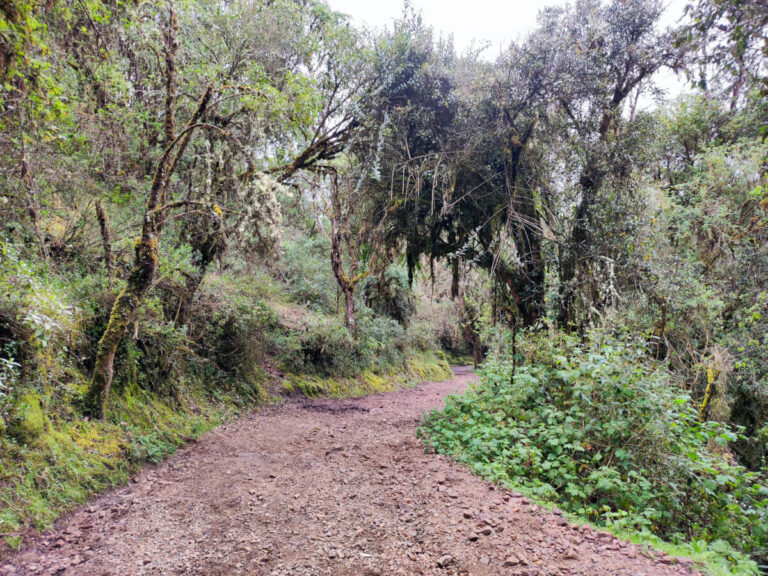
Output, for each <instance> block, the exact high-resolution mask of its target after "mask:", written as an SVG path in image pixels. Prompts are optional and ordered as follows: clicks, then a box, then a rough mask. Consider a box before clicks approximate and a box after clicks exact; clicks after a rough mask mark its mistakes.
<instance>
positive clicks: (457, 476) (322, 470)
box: [0, 370, 691, 576]
mask: <svg viewBox="0 0 768 576" xmlns="http://www.w3.org/2000/svg"><path fill="white" fill-rule="evenodd" d="M473 378H474V376H473V375H472V374H471V373H469V372H468V371H466V370H458V371H457V375H456V378H455V379H454V380H451V381H449V382H440V383H427V384H423V385H421V386H419V387H417V388H415V389H413V390H407V391H401V392H395V393H392V394H386V395H378V396H369V397H367V398H361V399H359V400H318V401H306V402H293V403H288V404H285V405H283V406H280V407H273V408H267V409H264V410H261V411H259V412H256V413H253V414H252V415H250V416H248V417H245V418H243V419H241V420H239V421H237V422H236V423H233V424H231V425H228V426H224V427H221V428H219V429H218V430H216V431H214V432H212V433H210V434H208V435H206V436H205V437H204V438H203V439H201V440H200V441H199V442H198V443H196V444H194V445H191V446H189V447H188V448H186V449H184V450H182V451H180V452H179V453H177V454H176V455H175V456H173V457H172V458H169V459H168V460H167V461H166V462H164V463H163V464H162V465H160V466H157V467H155V468H151V469H147V470H145V471H144V472H143V473H142V474H141V475H140V476H139V477H137V478H135V482H133V483H131V484H130V485H129V486H126V487H124V488H121V489H119V490H116V491H114V492H112V493H110V494H108V495H106V496H104V497H102V498H100V499H99V500H97V501H95V502H93V503H92V504H91V505H90V506H88V507H85V508H83V509H81V510H79V511H77V512H75V513H73V514H71V515H70V516H69V517H68V518H67V519H66V521H65V522H63V523H62V525H61V527H60V528H59V529H57V530H55V531H52V532H49V533H47V534H44V535H42V536H41V537H40V538H38V539H37V541H35V542H32V543H31V544H30V545H28V547H27V548H26V549H25V550H23V551H22V552H20V553H18V554H16V555H15V556H14V557H12V558H10V559H5V561H2V560H0V574H3V575H7V574H13V575H26V574H66V575H78V576H80V575H84V576H90V575H93V576H96V575H98V576H105V575H142V574H156V575H160V574H162V575H171V574H200V575H222V576H223V575H227V576H229V575H238V574H244V575H245V574H249V575H250V574H253V575H270V576H304V575H306V576H309V575H318V576H319V575H324V574H333V575H348V576H374V575H381V576H390V575H400V574H403V575H406V574H407V575H410V574H425V575H427V574H429V575H441V576H442V575H457V574H468V575H473V576H474V575H477V576H491V575H493V576H496V575H506V574H509V575H512V574H517V575H526V574H527V575H541V576H544V575H584V576H586V575H590V576H591V575H608V574H610V575H620V574H626V575H632V576H639V575H646V576H656V575H661V574H690V573H691V571H690V570H689V568H688V567H687V566H685V565H680V564H676V563H674V561H673V559H670V558H662V557H660V556H656V557H655V558H651V557H648V556H647V555H646V554H644V553H643V552H642V551H641V550H640V549H639V548H637V547H635V546H633V545H631V544H626V543H623V542H619V541H617V540H615V539H614V538H613V537H612V536H610V535H607V534H603V533H595V532H593V531H591V530H588V529H587V530H579V529H577V528H576V527H574V526H571V525H568V523H567V522H566V521H565V520H564V519H563V518H562V517H560V516H557V515H554V514H551V513H548V512H545V511H542V510H539V509H538V508H537V507H536V506H534V505H531V504H529V503H528V501H527V500H526V499H525V498H522V497H519V496H517V495H515V494H512V493H509V492H507V491H505V490H500V489H496V488H495V487H494V486H493V485H491V484H489V483H487V482H485V481H483V480H482V479H480V478H477V477H474V476H472V475H471V474H470V473H469V472H468V471H466V470H465V469H463V468H462V467H460V466H458V465H456V464H454V463H452V462H451V461H450V460H448V459H446V458H444V457H442V456H437V455H434V454H425V452H424V447H423V445H422V444H421V443H420V441H419V440H418V439H417V438H416V428H417V425H418V422H419V418H420V415H421V414H422V413H423V412H424V411H425V410H429V409H431V408H434V407H437V406H439V405H441V404H442V400H443V398H444V397H445V396H446V395H447V394H450V393H454V392H459V391H461V390H463V389H464V388H465V387H466V386H467V385H468V384H469V383H470V382H471V380H472V379H473Z"/></svg>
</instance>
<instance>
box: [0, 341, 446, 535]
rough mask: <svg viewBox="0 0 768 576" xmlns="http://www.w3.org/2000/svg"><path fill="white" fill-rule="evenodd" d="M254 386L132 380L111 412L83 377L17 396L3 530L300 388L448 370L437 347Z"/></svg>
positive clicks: (360, 386)
mask: <svg viewBox="0 0 768 576" xmlns="http://www.w3.org/2000/svg"><path fill="white" fill-rule="evenodd" d="M260 374H261V376H260V380H259V382H258V384H257V385H254V384H253V382H251V383H249V384H247V385H240V386H237V385H234V384H233V385H231V386H228V387H218V386H217V387H216V388H215V389H211V388H210V387H206V386H205V385H203V384H202V383H199V384H197V385H185V386H182V387H179V388H178V389H177V390H176V392H175V394H173V396H168V395H165V394H159V393H157V392H152V391H150V390H146V389H143V388H141V387H139V386H137V385H132V386H128V387H126V388H124V389H123V390H121V393H120V394H116V395H115V397H114V400H113V402H111V404H110V408H109V410H108V414H107V418H106V419H105V420H103V421H99V420H89V419H87V418H84V417H81V416H79V415H78V413H77V406H78V403H79V402H81V401H82V394H83V392H84V389H85V387H84V384H76V385H73V386H71V387H70V389H69V390H68V391H67V397H66V398H61V397H56V394H54V392H53V391H52V390H50V389H49V390H48V391H47V392H44V393H41V394H38V393H32V392H30V393H27V394H25V395H24V396H23V397H22V398H20V399H19V400H17V402H16V404H17V409H16V410H15V411H14V414H15V417H14V419H13V420H12V421H11V422H10V426H9V430H8V432H9V433H8V434H7V435H6V436H4V437H2V438H1V439H0V441H1V442H2V451H1V452H0V535H2V536H3V538H4V540H5V545H7V546H10V547H11V548H17V547H19V546H20V545H21V543H22V541H23V535H24V534H25V532H27V531H29V530H31V529H37V530H41V529H45V528H47V527H50V526H51V525H52V524H53V522H54V521H55V520H56V519H57V518H58V517H59V516H60V515H61V514H62V513H64V512H66V511H67V510H69V509H71V508H72V507H74V506H76V505H78V504H82V503H83V502H85V501H86V500H87V499H88V498H90V497H92V496H93V495H95V494H98V493H99V492H101V491H103V490H105V489H108V488H110V487H113V486H117V485H120V484H123V483H125V482H126V481H127V480H128V479H129V478H130V477H131V476H132V475H133V474H134V473H136V472H137V471H138V470H139V469H140V467H141V466H142V465H143V464H145V463H147V462H149V463H156V462H158V461H160V460H161V459H162V458H163V457H164V456H166V455H168V454H171V453H173V452H174V451H175V450H176V449H177V448H178V447H180V446H182V445H183V444H184V443H186V442H188V441H190V440H192V439H195V438H197V437H198V436H200V435H201V434H203V433H204V432H206V431H208V430H210V429H212V428H214V427H215V426H217V425H219V424H221V423H222V422H225V421H227V420H230V419H232V418H234V417H236V416H237V415H238V414H241V413H242V412H244V411H247V410H249V409H252V408H254V407H256V406H258V405H260V404H263V403H268V402H276V401H279V400H280V398H281V397H284V396H286V395H293V394H304V395H306V396H311V397H314V396H332V397H351V396H361V395H365V394H369V393H378V392H386V391H391V390H395V389H397V388H400V387H405V386H411V385H415V384H418V383H420V382H422V381H425V380H440V379H446V378H450V377H451V375H452V373H451V370H450V367H449V366H448V363H447V361H446V359H445V357H444V355H443V354H442V353H440V352H419V353H415V354H413V355H412V356H408V357H407V358H406V360H405V362H404V364H403V365H402V366H400V367H399V368H395V367H390V368H389V369H388V370H387V371H385V372H381V373H375V372H374V371H373V370H366V371H364V372H362V373H360V374H358V375H354V376H348V377H344V378H338V379H334V378H332V377H320V376H304V375H299V374H290V375H288V376H286V377H285V378H284V379H283V380H282V382H279V381H272V380H270V379H269V378H267V377H266V376H264V375H263V373H260Z"/></svg>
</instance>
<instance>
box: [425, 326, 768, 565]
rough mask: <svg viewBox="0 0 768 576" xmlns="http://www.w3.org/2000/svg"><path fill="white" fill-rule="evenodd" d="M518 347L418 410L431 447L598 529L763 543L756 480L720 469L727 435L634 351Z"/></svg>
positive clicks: (571, 345)
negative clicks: (425, 410) (429, 408)
mask: <svg viewBox="0 0 768 576" xmlns="http://www.w3.org/2000/svg"><path fill="white" fill-rule="evenodd" d="M520 352H522V358H523V362H522V364H521V365H518V366H516V365H515V363H513V362H512V359H511V358H510V356H509V354H507V353H504V352H502V353H494V354H492V355H491V356H490V357H489V359H488V360H487V362H486V363H485V364H484V366H483V369H482V372H481V378H482V381H481V383H480V384H479V385H478V386H477V387H476V388H475V389H473V390H471V391H470V392H468V393H467V394H465V395H463V396H460V397H452V398H450V399H449V401H448V402H447V404H446V407H445V409H444V410H442V411H434V412H432V413H431V414H430V415H429V417H428V418H427V420H426V424H425V429H424V431H425V432H426V434H427V442H428V444H429V445H430V446H432V447H433V448H434V449H436V450H438V451H440V452H443V453H450V454H453V455H455V456H456V457H457V458H458V459H459V460H460V461H463V462H465V463H467V464H469V465H471V466H472V467H473V468H474V469H476V470H477V471H478V472H480V473H481V474H484V475H486V476H489V477H491V478H493V479H496V480H499V481H508V482H512V483H515V484H518V485H521V486H523V487H524V488H526V489H528V490H529V491H531V492H533V493H534V494H536V495H538V496H540V497H542V498H546V499H551V500H554V501H556V502H558V504H559V505H561V506H562V507H564V508H567V509H568V510H570V511H572V512H575V513H577V514H579V515H581V516H584V517H587V518H589V519H590V520H593V521H595V522H598V523H602V524H605V525H609V526H614V527H620V528H627V529H635V530H640V531H650V532H653V533H654V534H657V535H659V536H662V537H664V538H667V539H670V540H677V541H682V540H688V541H690V540H692V539H704V540H708V541H713V540H717V539H722V540H726V541H728V542H729V543H730V544H732V545H733V546H735V547H736V548H738V549H740V550H743V551H747V552H751V551H755V550H758V549H761V548H763V547H765V546H766V544H767V543H768V534H767V533H766V506H767V505H768V498H767V497H768V489H766V488H765V486H764V485H763V482H764V478H761V477H760V476H759V475H758V474H756V473H752V472H748V471H747V470H745V469H744V468H742V467H740V466H736V465H734V464H732V463H731V460H732V459H731V458H730V456H729V453H728V445H729V443H730V442H731V441H733V440H735V439H736V435H735V434H733V433H732V432H731V431H729V430H728V429H727V428H726V427H724V426H722V425H720V424H718V423H714V422H700V421H699V418H698V411H697V410H696V408H695V407H694V406H693V404H692V402H691V400H690V398H689V397H688V396H687V395H686V394H685V393H683V392H681V391H680V390H679V389H676V388H675V387H674V386H673V385H672V384H671V377H670V374H669V373H668V371H667V370H666V369H665V368H664V367H663V366H662V365H660V364H658V363H655V362H652V361H649V360H648V355H647V353H646V350H645V349H644V348H643V346H639V345H635V344H632V343H621V342H617V341H611V340H609V341H608V342H606V343H604V344H602V345H598V344H585V345H581V344H579V343H578V342H577V341H576V340H575V339H573V338H571V337H567V336H562V335H561V336H558V337H556V338H552V337H549V336H547V335H541V336H536V335H529V336H528V337H527V338H526V339H525V340H524V343H523V345H522V348H521V350H520ZM519 358H520V357H518V359H519Z"/></svg>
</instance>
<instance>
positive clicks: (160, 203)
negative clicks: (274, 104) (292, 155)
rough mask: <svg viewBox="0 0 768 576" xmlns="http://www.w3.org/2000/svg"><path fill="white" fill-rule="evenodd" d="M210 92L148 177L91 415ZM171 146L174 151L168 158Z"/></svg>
mask: <svg viewBox="0 0 768 576" xmlns="http://www.w3.org/2000/svg"><path fill="white" fill-rule="evenodd" d="M212 94H213V85H211V84H209V85H208V86H207V87H206V89H205V91H204V92H203V95H202V96H201V97H200V100H199V102H198V104H197V109H196V110H195V112H194V113H193V114H192V117H191V118H190V119H189V122H188V123H187V126H186V128H185V129H184V131H183V132H182V134H181V135H180V136H179V137H177V138H176V139H175V140H173V141H172V142H171V143H170V144H169V145H168V147H167V148H166V150H165V152H164V153H163V155H162V157H161V158H160V160H159V161H158V164H157V168H156V169H155V174H154V177H153V178H152V186H151V188H150V191H149V195H148V196H147V208H146V212H145V214H144V219H143V225H142V232H141V239H140V240H139V242H138V244H137V245H136V255H135V257H134V262H133V268H132V269H131V273H130V274H129V276H128V285H127V286H126V288H125V290H123V291H122V292H121V293H120V295H119V296H118V297H117V300H115V303H114V305H113V306H112V311H111V312H110V314H109V322H108V323H107V328H106V330H105V331H104V335H103V336H102V337H101V340H100V341H99V346H98V349H97V351H96V361H95V363H94V367H93V378H92V379H91V383H90V386H89V390H88V407H89V410H90V413H91V415H92V416H93V417H94V418H103V417H104V411H105V407H106V404H107V399H108V397H109V390H110V388H111V386H112V377H113V374H114V361H115V353H116V352H117V347H118V345H119V344H120V341H121V340H122V338H123V336H124V335H125V332H126V330H127V329H128V326H130V324H131V323H132V322H133V321H134V318H135V315H136V311H137V310H138V309H139V307H140V306H141V305H142V303H143V302H144V299H145V298H146V296H147V293H148V292H149V289H150V288H151V287H152V282H153V281H154V279H155V273H156V272H157V260H158V249H159V244H160V233H161V232H162V225H163V216H164V210H165V209H166V206H165V192H166V190H167V188H168V185H169V183H170V180H171V176H172V175H173V172H174V170H175V169H176V167H177V166H178V162H179V159H180V157H181V156H182V154H184V151H185V149H186V147H187V145H188V144H189V140H190V138H191V136H192V133H193V131H194V128H195V126H196V124H197V122H198V120H199V119H200V117H201V116H202V115H203V114H204V113H205V110H206V108H207V107H208V102H209V101H210V99H211V96H212ZM174 146H175V147H176V153H175V155H174V156H173V159H172V160H171V152H172V151H173V148H174Z"/></svg>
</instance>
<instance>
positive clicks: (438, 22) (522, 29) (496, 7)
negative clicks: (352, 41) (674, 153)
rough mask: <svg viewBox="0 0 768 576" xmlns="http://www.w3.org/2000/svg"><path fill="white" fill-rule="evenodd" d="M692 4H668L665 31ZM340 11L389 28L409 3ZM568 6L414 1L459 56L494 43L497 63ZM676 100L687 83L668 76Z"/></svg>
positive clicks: (374, 1) (348, 3) (353, 0)
mask: <svg viewBox="0 0 768 576" xmlns="http://www.w3.org/2000/svg"><path fill="white" fill-rule="evenodd" d="M689 2H690V0H666V1H665V5H666V7H667V8H666V11H665V13H664V16H663V18H662V25H663V26H665V27H666V26H672V25H674V24H675V23H676V22H677V21H678V20H679V19H680V18H681V17H682V15H683V12H684V10H685V6H686V4H688V3H689ZM328 3H329V4H330V5H331V7H332V8H333V9H334V10H338V11H339V12H344V13H345V14H349V15H350V16H351V17H352V20H353V22H354V23H355V24H357V25H363V26H368V27H373V28H381V27H384V26H388V25H390V24H391V23H392V20H393V19H395V18H397V17H398V16H400V14H401V13H402V10H403V0H328ZM565 3H566V2H565V0H411V5H412V6H413V7H414V8H415V9H416V10H418V11H420V12H421V14H422V16H423V18H424V22H425V23H426V24H428V25H430V26H432V27H433V28H434V29H435V30H436V31H441V32H443V33H445V34H453V38H454V45H455V46H456V49H457V51H458V52H459V53H461V52H463V51H464V50H465V49H466V48H467V47H469V46H470V45H471V44H472V42H473V41H480V42H483V41H485V42H488V43H489V46H488V48H487V49H486V51H485V52H484V53H483V56H484V57H485V58H487V59H489V60H492V59H494V58H495V57H496V56H497V55H498V54H499V53H500V52H501V50H502V49H503V47H504V46H506V44H507V43H508V42H510V41H511V40H517V39H520V38H523V37H524V36H525V35H526V34H527V33H528V32H529V31H531V30H533V29H534V28H535V27H536V15H537V14H538V12H539V10H541V9H542V8H544V7H546V6H552V5H563V4H565ZM657 81H658V83H659V84H660V85H661V86H662V87H664V89H665V90H666V91H667V93H668V94H669V95H670V96H674V95H676V94H679V93H680V92H682V91H683V90H684V89H685V87H686V86H687V83H686V81H685V80H684V79H682V78H675V76H674V74H672V73H671V72H663V73H661V74H660V77H659V78H657Z"/></svg>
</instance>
